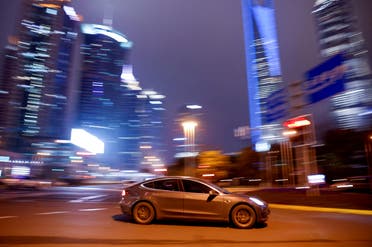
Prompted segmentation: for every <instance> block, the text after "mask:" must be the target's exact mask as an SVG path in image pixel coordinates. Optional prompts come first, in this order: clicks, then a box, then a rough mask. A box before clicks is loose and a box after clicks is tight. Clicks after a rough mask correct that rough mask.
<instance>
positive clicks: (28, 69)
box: [0, 0, 80, 152]
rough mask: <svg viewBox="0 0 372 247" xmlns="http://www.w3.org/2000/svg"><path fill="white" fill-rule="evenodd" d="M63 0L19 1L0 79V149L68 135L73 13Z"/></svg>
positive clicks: (74, 34) (18, 149)
mask: <svg viewBox="0 0 372 247" xmlns="http://www.w3.org/2000/svg"><path fill="white" fill-rule="evenodd" d="M68 2H69V1H63V0H59V1H57V0H48V1H42V0H39V1H36V0H29V1H24V2H23V4H22V12H21V13H22V16H21V21H20V23H19V25H18V29H17V37H15V38H13V39H12V42H11V43H12V44H11V45H10V46H8V47H7V51H6V58H5V64H4V71H3V78H2V81H1V83H0V87H1V88H0V91H1V105H2V106H3V107H2V109H1V110H2V112H1V113H2V117H1V119H2V121H1V123H0V125H1V130H0V131H1V135H2V138H3V140H2V144H3V145H4V148H5V149H8V150H12V151H15V152H23V151H25V150H27V149H28V148H29V146H30V145H31V144H32V143H34V142H38V141H41V140H54V139H66V138H68V137H69V128H68V119H69V118H68V107H69V102H70V98H69V97H70V91H69V90H70V86H71V83H72V79H71V76H72V67H71V64H72V58H73V55H72V52H73V49H74V45H75V44H76V38H77V30H78V24H79V21H80V19H79V16H78V15H77V14H76V12H75V11H74V9H73V8H72V7H70V6H68V5H67V3H68Z"/></svg>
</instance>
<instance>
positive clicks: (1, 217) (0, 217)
mask: <svg viewBox="0 0 372 247" xmlns="http://www.w3.org/2000/svg"><path fill="white" fill-rule="evenodd" d="M10 218H18V216H12V215H9V216H0V219H10Z"/></svg>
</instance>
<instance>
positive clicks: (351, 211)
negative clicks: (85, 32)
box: [269, 203, 372, 216]
mask: <svg viewBox="0 0 372 247" xmlns="http://www.w3.org/2000/svg"><path fill="white" fill-rule="evenodd" d="M269 206H270V207H271V208H279V209H293V210H302V211H317V212H327V213H342V214H359V215H370V216H372V210H362V209H346V208H324V207H311V206H299V205H284V204H275V203H270V204H269Z"/></svg>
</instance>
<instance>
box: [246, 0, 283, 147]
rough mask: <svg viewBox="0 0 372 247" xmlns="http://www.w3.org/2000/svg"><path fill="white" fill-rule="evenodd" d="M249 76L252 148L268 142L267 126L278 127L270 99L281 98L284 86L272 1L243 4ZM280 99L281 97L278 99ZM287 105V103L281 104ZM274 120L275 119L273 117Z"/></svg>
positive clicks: (247, 0) (255, 0) (277, 117)
mask: <svg viewBox="0 0 372 247" xmlns="http://www.w3.org/2000/svg"><path fill="white" fill-rule="evenodd" d="M242 15H243V24H244V35H245V56H246V73H247V80H248V100H249V113H250V115H249V116H250V119H249V121H250V129H251V140H252V144H253V145H255V144H257V143H259V142H265V140H264V139H265V133H264V129H265V130H266V129H267V128H266V127H265V126H268V125H271V124H275V123H278V121H279V120H281V117H284V115H283V114H273V113H272V112H270V110H271V109H270V108H271V107H272V106H273V104H275V102H270V96H272V95H274V94H275V95H278V94H281V93H282V92H283V91H282V89H283V83H282V77H281V67H280V59H279V50H278V49H279V48H278V41H277V34H276V24H275V12H274V4H273V1H272V0H261V1H260V0H242ZM275 97H277V96H275ZM281 104H283V105H284V103H281ZM273 116H274V117H273Z"/></svg>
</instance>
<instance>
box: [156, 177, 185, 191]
mask: <svg viewBox="0 0 372 247" xmlns="http://www.w3.org/2000/svg"><path fill="white" fill-rule="evenodd" d="M152 188H154V189H158V190H169V191H179V190H180V189H179V187H178V182H177V180H176V179H165V180H159V181H154V182H153V187H152Z"/></svg>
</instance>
